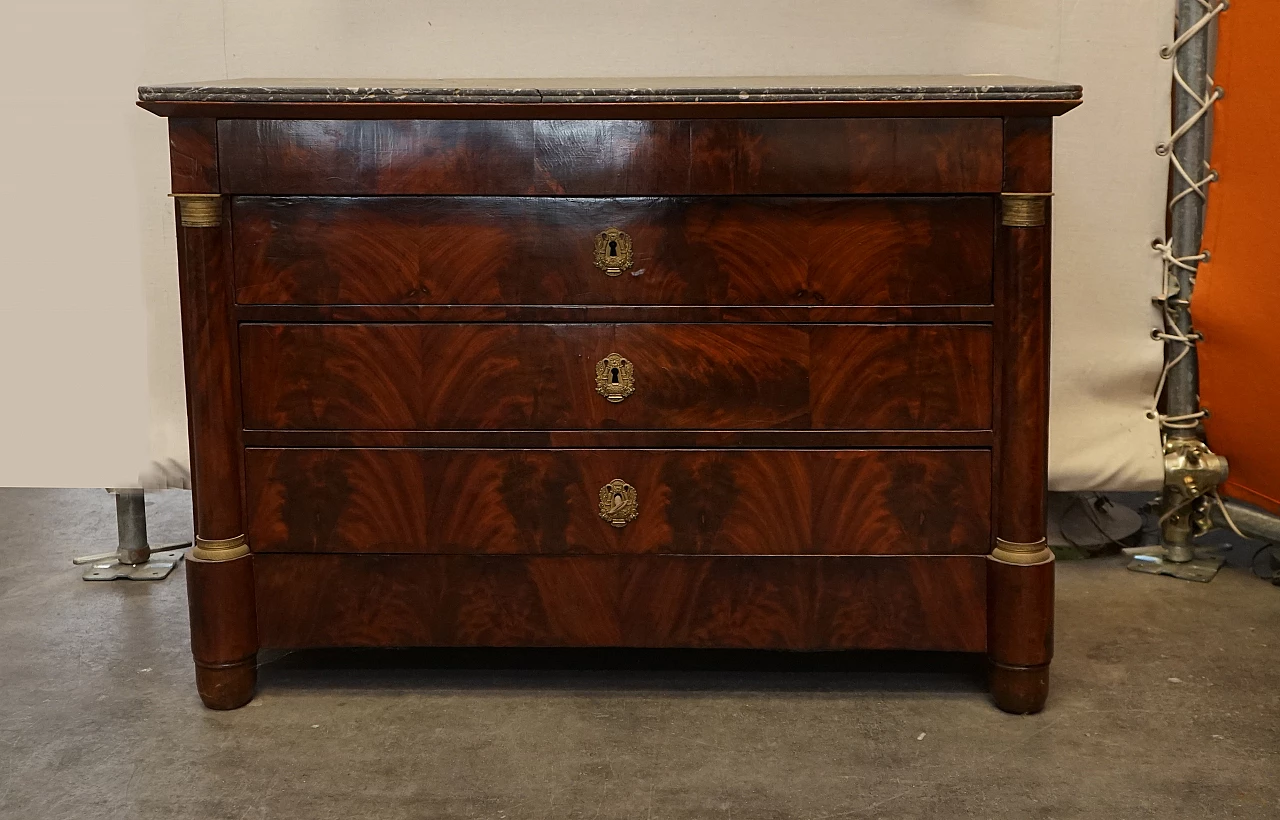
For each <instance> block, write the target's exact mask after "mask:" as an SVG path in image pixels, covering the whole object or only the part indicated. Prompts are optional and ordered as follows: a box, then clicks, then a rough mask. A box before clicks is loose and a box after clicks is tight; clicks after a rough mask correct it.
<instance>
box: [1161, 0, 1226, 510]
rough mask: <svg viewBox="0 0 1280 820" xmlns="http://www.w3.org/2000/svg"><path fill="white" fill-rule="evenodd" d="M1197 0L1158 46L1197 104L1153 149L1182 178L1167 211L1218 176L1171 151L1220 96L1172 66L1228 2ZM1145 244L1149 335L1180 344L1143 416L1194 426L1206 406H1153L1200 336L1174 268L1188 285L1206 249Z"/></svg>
mask: <svg viewBox="0 0 1280 820" xmlns="http://www.w3.org/2000/svg"><path fill="white" fill-rule="evenodd" d="M1197 2H1199V3H1200V5H1201V6H1202V7H1203V8H1204V9H1205V13H1204V15H1203V16H1202V17H1201V18H1200V19H1199V20H1197V21H1196V22H1195V23H1194V24H1193V25H1191V26H1188V27H1187V30H1186V31H1184V32H1182V34H1181V35H1179V36H1178V38H1177V39H1176V40H1174V41H1173V43H1172V44H1170V45H1167V46H1164V47H1163V48H1161V49H1160V56H1161V57H1162V58H1163V59H1166V60H1174V65H1173V80H1174V82H1175V83H1177V84H1178V87H1179V88H1181V89H1182V90H1183V91H1184V92H1186V93H1187V94H1188V95H1189V96H1190V97H1191V99H1193V100H1195V102H1196V103H1197V104H1198V105H1199V108H1197V109H1196V111H1195V112H1194V113H1192V114H1191V116H1189V117H1187V119H1186V120H1184V121H1183V122H1182V123H1181V124H1180V125H1179V126H1178V127H1177V128H1176V129H1175V130H1174V131H1173V133H1172V134H1170V135H1169V139H1167V140H1165V141H1164V142H1162V143H1160V144H1159V145H1157V146H1156V153H1157V154H1158V155H1160V156H1162V157H1164V156H1167V157H1169V159H1170V160H1171V163H1172V165H1173V169H1174V171H1175V173H1177V175H1178V176H1179V177H1181V178H1182V180H1183V182H1185V183H1186V188H1184V189H1183V190H1181V191H1179V192H1178V193H1177V194H1175V195H1174V196H1173V197H1172V198H1171V199H1170V200H1169V206H1168V207H1169V210H1170V211H1172V210H1173V207H1174V206H1175V205H1177V204H1178V203H1179V202H1181V201H1182V199H1183V198H1184V197H1187V196H1190V195H1192V194H1195V195H1196V196H1198V197H1200V199H1201V200H1202V201H1207V200H1208V198H1209V192H1208V187H1209V184H1210V183H1212V182H1216V181H1217V179H1218V172H1217V171H1214V170H1213V169H1212V168H1210V167H1209V163H1208V162H1205V163H1204V169H1203V172H1204V176H1203V177H1201V178H1200V179H1199V180H1196V179H1193V178H1192V176H1191V174H1190V173H1189V172H1188V170H1187V169H1186V168H1184V167H1183V165H1182V163H1181V162H1180V161H1179V160H1178V157H1177V153H1176V152H1175V150H1174V149H1175V147H1176V146H1177V143H1178V140H1180V139H1182V138H1183V137H1184V136H1186V134H1187V132H1189V131H1190V130H1191V129H1192V128H1194V127H1195V125H1196V123H1198V122H1200V120H1201V119H1203V118H1204V117H1205V116H1207V115H1208V113H1209V112H1210V111H1211V110H1212V109H1213V106H1214V103H1216V102H1217V101H1218V100H1220V99H1222V96H1223V90H1222V89H1221V88H1218V87H1214V86H1213V78H1212V77H1211V76H1209V75H1208V74H1207V73H1206V74H1205V76H1204V85H1203V89H1204V90H1205V91H1207V90H1208V89H1210V88H1211V87H1212V89H1213V90H1212V92H1211V93H1200V92H1197V91H1196V90H1195V89H1194V88H1192V87H1191V85H1190V84H1189V83H1188V82H1187V81H1186V79H1184V78H1183V76H1182V75H1181V74H1180V73H1179V72H1178V64H1177V61H1176V60H1175V59H1174V58H1176V57H1177V55H1178V52H1179V51H1180V50H1181V49H1182V47H1183V46H1184V45H1186V44H1187V43H1188V42H1190V40H1191V38H1193V37H1195V36H1196V34H1198V33H1199V32H1201V31H1202V30H1204V28H1205V26H1208V25H1209V24H1210V23H1212V22H1213V20H1214V19H1215V18H1216V17H1217V16H1218V15H1219V14H1221V13H1222V12H1223V11H1225V10H1226V9H1227V8H1228V3H1227V2H1226V0H1223V1H1222V2H1219V3H1217V4H1216V5H1213V4H1211V3H1210V2H1209V1H1208V0H1197ZM1151 247H1152V248H1153V249H1154V250H1156V251H1157V252H1158V253H1159V254H1160V258H1161V259H1162V260H1163V263H1164V275H1163V276H1162V277H1161V285H1160V297H1159V298H1158V299H1156V300H1155V302H1156V304H1158V305H1160V308H1161V312H1162V313H1163V315H1164V326H1165V329H1164V330H1160V329H1158V328H1157V329H1156V330H1154V331H1152V333H1151V338H1153V339H1157V340H1159V341H1162V342H1164V343H1165V344H1177V345H1181V346H1182V349H1181V350H1179V351H1178V353H1177V355H1175V356H1172V357H1170V356H1166V357H1165V364H1164V368H1163V369H1162V370H1161V371H1160V379H1159V381H1157V382H1156V390H1155V396H1154V397H1153V399H1152V407H1151V410H1150V411H1149V412H1148V413H1147V417H1148V418H1152V419H1158V420H1159V423H1160V430H1161V432H1164V431H1166V430H1194V429H1195V428H1196V426H1197V425H1198V424H1199V423H1200V420H1201V419H1203V418H1204V417H1206V416H1208V415H1209V412H1208V411H1207V410H1204V409H1201V410H1198V411H1197V412H1195V413H1186V414H1183V415H1177V416H1166V415H1161V413H1160V410H1159V407H1160V397H1161V395H1163V393H1164V388H1165V384H1166V383H1167V382H1168V379H1169V371H1171V370H1172V369H1173V368H1174V367H1175V366H1177V364H1178V363H1179V362H1181V361H1182V360H1183V359H1185V358H1186V357H1187V356H1189V355H1191V350H1192V348H1193V347H1194V346H1195V344H1196V342H1198V341H1200V339H1202V338H1203V337H1202V336H1201V335H1200V334H1199V333H1186V334H1184V333H1183V332H1182V331H1181V330H1179V329H1178V323H1177V319H1176V317H1175V316H1174V314H1173V310H1172V308H1173V307H1175V306H1176V307H1178V308H1183V309H1186V308H1188V307H1190V305H1191V294H1190V293H1185V294H1184V293H1182V292H1181V289H1180V287H1179V286H1178V279H1177V274H1176V271H1177V270H1179V269H1181V270H1184V271H1187V272H1188V273H1190V274H1191V283H1192V286H1193V287H1194V284H1195V273H1196V265H1195V264H1192V263H1200V262H1204V261H1206V260H1208V259H1209V252H1208V251H1207V250H1202V251H1201V252H1200V253H1198V254H1194V255H1192V256H1174V254H1173V240H1172V239H1167V240H1165V241H1163V242H1162V241H1160V240H1156V241H1155V242H1152V243H1151ZM1233 527H1234V525H1233Z"/></svg>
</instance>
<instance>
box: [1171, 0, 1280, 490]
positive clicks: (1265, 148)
mask: <svg viewBox="0 0 1280 820" xmlns="http://www.w3.org/2000/svg"><path fill="white" fill-rule="evenodd" d="M1219 20H1220V22H1219V26H1220V29H1219V40H1218V65H1217V73H1216V76H1215V80H1216V82H1217V83H1218V84H1219V85H1221V86H1222V87H1223V88H1224V89H1225V91H1226V96H1225V97H1224V98H1223V99H1222V100H1221V101H1220V102H1219V103H1218V105H1217V107H1216V109H1215V112H1214V117H1215V121H1214V135H1213V162H1212V165H1213V167H1214V168H1216V169H1217V170H1218V172H1219V174H1220V175H1221V177H1220V179H1219V181H1218V182H1216V183H1213V184H1212V185H1211V186H1210V187H1209V208H1208V216H1207V220H1206V225H1205V240H1204V247H1205V248H1208V249H1209V251H1210V253H1211V255H1212V258H1211V260H1210V261H1208V262H1206V263H1204V264H1202V265H1201V266H1200V273H1199V275H1198V276H1197V281H1196V290H1195V295H1194V297H1193V299H1192V302H1193V304H1192V319H1193V321H1194V323H1195V327H1196V329H1197V330H1199V331H1201V332H1202V333H1203V334H1204V336H1205V339H1204V341H1203V342H1201V343H1200V345H1199V354H1200V397H1201V402H1202V404H1203V405H1204V406H1205V407H1207V408H1208V409H1209V412H1210V413H1211V416H1210V417H1209V418H1208V419H1207V420H1206V421H1205V430H1206V432H1207V434H1208V439H1209V445H1210V446H1211V447H1213V449H1214V450H1215V451H1216V452H1218V453H1221V454H1222V455H1224V456H1226V458H1227V462H1228V464H1229V465H1230V469H1231V477H1230V480H1229V481H1228V483H1227V484H1225V485H1224V486H1223V488H1222V490H1223V492H1224V493H1225V494H1227V495H1230V496H1233V497H1235V498H1238V499H1240V500H1242V501H1248V502H1251V503H1254V504H1257V505H1259V506H1262V507H1266V508H1268V509H1271V510H1274V511H1280V424H1277V423H1276V414H1277V412H1278V411H1280V339H1278V338H1277V336H1276V328H1277V327H1278V326H1280V245H1278V244H1277V237H1280V227H1277V220H1278V218H1280V209H1278V208H1277V198H1278V197H1280V153H1278V152H1277V148H1280V49H1277V44H1280V2H1276V0H1233V2H1232V3H1231V8H1230V9H1228V10H1227V11H1225V12H1223V13H1222V15H1221V17H1220V18H1219Z"/></svg>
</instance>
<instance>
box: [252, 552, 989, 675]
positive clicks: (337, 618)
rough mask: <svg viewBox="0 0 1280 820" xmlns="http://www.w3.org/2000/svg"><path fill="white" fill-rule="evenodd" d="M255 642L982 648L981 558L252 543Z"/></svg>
mask: <svg viewBox="0 0 1280 820" xmlns="http://www.w3.org/2000/svg"><path fill="white" fill-rule="evenodd" d="M253 580H254V583H255V586H256V592H257V627H258V637H259V639H260V641H261V645H262V647H264V648H268V647H270V648H278V649H289V648H299V647H316V646H655V647H700V648H715V647H719V648H742V649H808V650H815V649H907V648H910V649H933V650H944V651H958V652H981V651H983V650H984V649H986V647H987V608H986V597H987V559H986V558H984V557H982V556H967V555H966V556H947V557H919V556H892V557H869V556H853V557H818V556H808V557H800V558H794V557H786V556H773V557H755V556H753V557H727V556H715V557H701V556H698V557H690V556H673V555H607V556H606V555H593V556H575V557H548V556H523V555H522V556H508V555H503V556H487V555H398V556H383V555H271V554H267V555H257V556H254V560H253Z"/></svg>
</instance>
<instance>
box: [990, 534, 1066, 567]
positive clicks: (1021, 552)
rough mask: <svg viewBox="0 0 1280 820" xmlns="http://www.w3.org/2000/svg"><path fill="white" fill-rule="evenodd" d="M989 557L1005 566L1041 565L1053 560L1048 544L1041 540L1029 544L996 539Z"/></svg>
mask: <svg viewBox="0 0 1280 820" xmlns="http://www.w3.org/2000/svg"><path fill="white" fill-rule="evenodd" d="M991 557H992V558H994V559H995V560H997V561H1003V562H1004V563H1006V564H1022V565H1030V564H1043V563H1045V562H1046V561H1052V560H1053V551H1052V550H1050V549H1049V543H1048V542H1047V541H1046V540H1045V539H1043V538H1041V539H1040V540H1039V541H1033V542H1031V543H1023V542H1019V541H1006V540H1004V539H1003V538H997V539H996V548H995V549H993V550H992V551H991Z"/></svg>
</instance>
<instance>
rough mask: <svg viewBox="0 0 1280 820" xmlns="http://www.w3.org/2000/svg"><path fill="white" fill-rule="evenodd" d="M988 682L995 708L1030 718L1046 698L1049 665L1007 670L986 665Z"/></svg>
mask: <svg viewBox="0 0 1280 820" xmlns="http://www.w3.org/2000/svg"><path fill="white" fill-rule="evenodd" d="M987 680H988V682H989V683H990V686H991V698H992V700H994V701H995V703H996V706H998V707H1000V709H1002V710H1003V711H1005V712H1009V713H1010V714H1014V715H1031V714H1035V713H1036V712H1039V711H1040V710H1041V709H1043V708H1044V702H1045V699H1046V698H1047V697H1049V664H1047V663H1046V664H1045V665H1043V666H1006V665H1004V664H1001V663H996V662H995V661H990V662H988V664H987Z"/></svg>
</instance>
